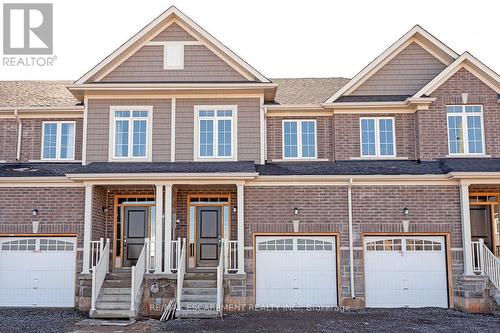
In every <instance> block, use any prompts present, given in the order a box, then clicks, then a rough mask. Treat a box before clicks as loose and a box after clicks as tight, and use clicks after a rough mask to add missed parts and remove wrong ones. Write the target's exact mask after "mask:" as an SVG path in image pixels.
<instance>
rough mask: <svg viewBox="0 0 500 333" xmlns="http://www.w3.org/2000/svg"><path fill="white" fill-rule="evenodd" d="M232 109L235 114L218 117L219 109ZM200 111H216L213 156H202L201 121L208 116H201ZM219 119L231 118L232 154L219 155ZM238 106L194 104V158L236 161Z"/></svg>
mask: <svg viewBox="0 0 500 333" xmlns="http://www.w3.org/2000/svg"><path fill="white" fill-rule="evenodd" d="M221 110H230V111H232V113H233V115H232V116H231V117H227V116H225V117H217V111H221ZM200 111H214V117H213V118H212V119H213V120H214V140H213V143H214V149H213V151H214V155H213V156H200V143H201V142H200V121H201V119H207V118H206V117H203V118H200V116H199V113H200ZM219 119H231V132H232V142H231V148H232V151H231V156H220V157H219V156H218V150H219V145H218V121H217V120H219ZM237 124H238V106H237V105H195V106H194V155H193V156H194V158H195V160H197V161H221V160H222V161H236V160H237V156H238V153H237V152H238V133H237V132H238V130H237V129H238V126H237Z"/></svg>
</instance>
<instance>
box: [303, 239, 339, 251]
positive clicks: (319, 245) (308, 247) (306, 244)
mask: <svg viewBox="0 0 500 333" xmlns="http://www.w3.org/2000/svg"><path fill="white" fill-rule="evenodd" d="M297 250H299V251H332V250H333V245H332V243H331V242H326V241H322V240H319V239H305V238H298V239H297Z"/></svg>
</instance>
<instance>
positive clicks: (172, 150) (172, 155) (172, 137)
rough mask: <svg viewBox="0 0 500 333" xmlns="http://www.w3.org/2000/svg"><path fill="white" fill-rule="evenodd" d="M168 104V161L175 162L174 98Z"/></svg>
mask: <svg viewBox="0 0 500 333" xmlns="http://www.w3.org/2000/svg"><path fill="white" fill-rule="evenodd" d="M171 102H172V104H171V106H170V116H171V119H170V162H175V117H176V102H177V101H176V99H175V98H172V101H171Z"/></svg>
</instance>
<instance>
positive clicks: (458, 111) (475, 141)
mask: <svg viewBox="0 0 500 333" xmlns="http://www.w3.org/2000/svg"><path fill="white" fill-rule="evenodd" d="M446 113H447V116H448V149H449V153H450V155H469V154H471V155H473V154H484V151H485V148H484V131H483V106H482V105H448V106H447V107H446Z"/></svg>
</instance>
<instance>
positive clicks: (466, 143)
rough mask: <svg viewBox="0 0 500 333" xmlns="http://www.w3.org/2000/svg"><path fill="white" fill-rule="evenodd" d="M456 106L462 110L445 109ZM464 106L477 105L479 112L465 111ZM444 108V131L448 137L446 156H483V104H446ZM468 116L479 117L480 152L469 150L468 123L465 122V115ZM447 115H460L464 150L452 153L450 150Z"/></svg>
mask: <svg viewBox="0 0 500 333" xmlns="http://www.w3.org/2000/svg"><path fill="white" fill-rule="evenodd" d="M449 106H451V107H456V106H459V107H461V108H462V110H463V112H448V111H447V109H448V107H449ZM466 106H479V107H480V108H481V112H465V107H466ZM445 110H446V132H447V138H448V156H451V157H464V156H468V157H477V156H485V155H486V143H485V134H484V116H483V114H484V109H483V105H481V104H447V105H446V106H445ZM468 116H476V117H480V118H481V136H482V137H481V143H482V147H481V149H482V150H483V152H482V153H470V152H469V125H468V122H467V117H468ZM449 117H461V120H462V133H463V136H464V137H463V148H464V152H463V153H452V152H451V151H450V149H451V146H450V123H449Z"/></svg>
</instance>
